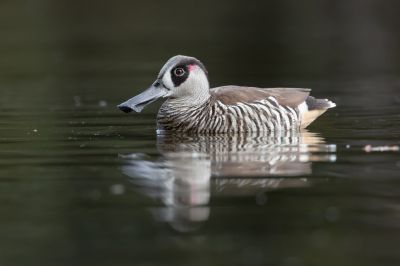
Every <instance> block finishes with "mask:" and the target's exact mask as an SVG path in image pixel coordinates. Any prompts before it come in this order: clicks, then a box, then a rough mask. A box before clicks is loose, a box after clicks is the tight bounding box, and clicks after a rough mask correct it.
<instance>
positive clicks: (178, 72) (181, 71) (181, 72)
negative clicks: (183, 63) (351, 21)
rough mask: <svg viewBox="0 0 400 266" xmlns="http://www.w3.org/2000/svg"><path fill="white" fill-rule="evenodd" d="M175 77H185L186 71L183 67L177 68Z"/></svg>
mask: <svg viewBox="0 0 400 266" xmlns="http://www.w3.org/2000/svg"><path fill="white" fill-rule="evenodd" d="M174 75H175V76H177V77H182V76H183V75H185V70H184V69H183V68H181V67H178V68H175V70H174Z"/></svg>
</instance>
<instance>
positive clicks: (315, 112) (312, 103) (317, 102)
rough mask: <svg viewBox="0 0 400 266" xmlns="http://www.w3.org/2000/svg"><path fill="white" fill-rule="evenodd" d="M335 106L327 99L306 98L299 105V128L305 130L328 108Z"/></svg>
mask: <svg viewBox="0 0 400 266" xmlns="http://www.w3.org/2000/svg"><path fill="white" fill-rule="evenodd" d="M335 106H336V104H335V103H334V102H332V101H330V100H328V99H315V98H314V97H312V96H308V97H307V99H306V100H305V101H304V102H303V103H302V104H300V105H299V110H300V115H301V125H300V127H301V128H306V127H307V126H308V125H310V124H311V123H312V122H313V121H314V120H315V119H317V117H319V116H320V115H322V114H323V113H325V111H326V110H328V109H329V108H333V107H335Z"/></svg>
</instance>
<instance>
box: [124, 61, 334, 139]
mask: <svg viewBox="0 0 400 266" xmlns="http://www.w3.org/2000/svg"><path fill="white" fill-rule="evenodd" d="M309 93H310V89H298V88H265V89H263V88H255V87H240V86H223V87H218V88H213V89H210V88H209V85H208V77H207V72H206V70H205V67H204V65H203V64H202V63H201V62H200V61H198V60H197V59H195V58H192V57H186V56H175V57H173V58H171V59H170V60H169V61H168V62H167V63H166V64H165V66H164V67H163V68H162V69H161V71H160V74H159V76H158V78H157V80H156V82H154V84H153V86H152V87H150V88H149V89H148V90H146V91H145V92H143V93H142V94H140V95H138V96H136V97H134V98H132V99H130V100H128V101H126V102H125V103H122V104H121V105H119V108H120V109H121V110H123V111H125V112H129V111H132V110H136V111H141V109H142V108H143V107H144V106H145V105H146V104H148V103H151V102H153V101H154V100H155V99H157V98H159V97H167V98H168V99H167V100H166V101H165V102H164V104H163V105H162V106H161V108H160V110H159V112H158V115H157V129H158V130H159V131H171V130H174V131H184V132H198V133H227V132H262V131H267V132H273V131H282V130H284V131H289V130H298V129H300V128H305V127H306V126H308V125H309V124H310V123H311V122H312V121H314V120H315V119H316V118H317V117H318V116H319V115H321V114H322V113H324V112H325V111H326V110H327V109H328V108H331V107H334V106H335V104H334V103H333V102H331V101H328V100H327V99H315V98H314V97H312V96H309Z"/></svg>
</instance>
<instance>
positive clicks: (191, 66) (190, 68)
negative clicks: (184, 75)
mask: <svg viewBox="0 0 400 266" xmlns="http://www.w3.org/2000/svg"><path fill="white" fill-rule="evenodd" d="M195 67H196V65H189V66H188V68H189V72H190V71H192V70H193V69H194V68H195Z"/></svg>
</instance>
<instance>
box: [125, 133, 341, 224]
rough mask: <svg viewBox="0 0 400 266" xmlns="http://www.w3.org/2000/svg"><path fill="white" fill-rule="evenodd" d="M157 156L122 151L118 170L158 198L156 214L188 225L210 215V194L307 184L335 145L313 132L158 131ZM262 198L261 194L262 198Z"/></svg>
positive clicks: (330, 158) (332, 156)
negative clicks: (210, 133)
mask: <svg viewBox="0 0 400 266" xmlns="http://www.w3.org/2000/svg"><path fill="white" fill-rule="evenodd" d="M157 148H158V150H159V152H160V154H161V156H159V157H158V158H157V159H151V158H147V159H146V158H143V157H140V156H137V155H136V154H131V155H125V156H122V158H123V160H125V163H124V164H125V165H124V166H123V167H122V171H123V172H124V173H125V174H126V175H128V176H129V177H130V180H131V182H132V183H134V184H135V185H136V187H138V188H139V190H140V191H142V192H143V193H145V194H146V195H148V196H150V197H152V198H155V199H157V200H159V201H161V202H162V204H163V207H161V208H157V209H154V210H153V211H154V214H155V216H156V217H157V218H158V219H160V220H162V221H166V222H168V223H169V224H170V225H171V226H172V227H173V228H174V229H176V230H178V231H192V230H195V229H196V228H198V227H199V226H200V225H201V224H202V222H204V221H206V220H207V219H208V218H209V216H210V208H209V207H208V204H209V202H210V198H211V194H213V196H214V195H228V196H235V195H254V196H256V199H259V197H258V196H257V195H260V193H263V192H266V191H268V190H272V189H280V188H288V187H304V186H308V185H310V184H311V181H310V180H309V179H308V178H307V177H306V176H307V175H309V174H311V172H312V168H311V164H312V162H314V161H335V160H336V156H335V146H334V145H326V144H325V143H324V140H323V139H322V138H321V137H319V136H318V135H317V134H315V133H310V132H307V131H304V132H300V133H299V132H290V133H285V134H284V135H279V136H276V135H275V136H266V135H260V134H241V135H214V136H205V135H200V136H192V135H172V134H171V135H169V134H168V135H159V136H158V138H157ZM261 200H262V198H261Z"/></svg>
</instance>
